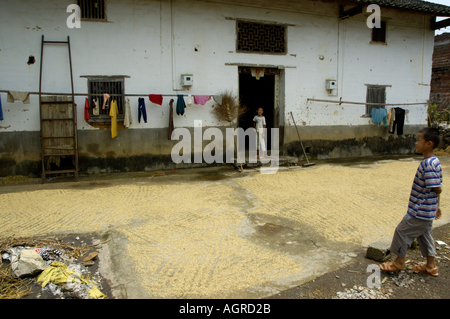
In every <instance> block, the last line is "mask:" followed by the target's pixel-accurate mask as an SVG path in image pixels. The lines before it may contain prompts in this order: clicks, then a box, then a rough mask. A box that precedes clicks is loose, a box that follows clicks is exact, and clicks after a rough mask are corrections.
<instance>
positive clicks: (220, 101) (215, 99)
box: [212, 95, 222, 105]
mask: <svg viewBox="0 0 450 319" xmlns="http://www.w3.org/2000/svg"><path fill="white" fill-rule="evenodd" d="M212 97H213V99H214V102H216V103H217V104H219V105H221V104H222V95H213V96H212Z"/></svg>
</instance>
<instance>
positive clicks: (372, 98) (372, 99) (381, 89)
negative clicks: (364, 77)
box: [366, 85, 386, 117]
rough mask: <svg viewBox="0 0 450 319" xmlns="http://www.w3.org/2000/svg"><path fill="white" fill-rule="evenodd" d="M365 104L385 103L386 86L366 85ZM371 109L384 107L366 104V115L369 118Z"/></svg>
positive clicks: (383, 107) (383, 106)
mask: <svg viewBox="0 0 450 319" xmlns="http://www.w3.org/2000/svg"><path fill="white" fill-rule="evenodd" d="M366 103H380V104H385V103H386V86H384V85H368V86H367V95H366ZM373 108H378V109H379V108H382V109H385V108H386V106H385V105H376V104H368V105H366V114H367V116H370V117H371V115H370V112H371V111H372V109H373Z"/></svg>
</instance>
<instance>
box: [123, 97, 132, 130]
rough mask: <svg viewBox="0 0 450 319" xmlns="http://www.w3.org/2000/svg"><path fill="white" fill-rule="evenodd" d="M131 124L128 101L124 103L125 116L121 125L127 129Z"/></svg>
mask: <svg viewBox="0 0 450 319" xmlns="http://www.w3.org/2000/svg"><path fill="white" fill-rule="evenodd" d="M131 124H133V119H132V118H131V108H130V99H127V100H126V101H125V115H124V117H123V125H124V126H125V127H126V128H129V127H130V126H131Z"/></svg>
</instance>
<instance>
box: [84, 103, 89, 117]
mask: <svg viewBox="0 0 450 319" xmlns="http://www.w3.org/2000/svg"><path fill="white" fill-rule="evenodd" d="M84 119H85V120H86V121H87V120H89V100H88V99H87V98H86V101H85V102H84Z"/></svg>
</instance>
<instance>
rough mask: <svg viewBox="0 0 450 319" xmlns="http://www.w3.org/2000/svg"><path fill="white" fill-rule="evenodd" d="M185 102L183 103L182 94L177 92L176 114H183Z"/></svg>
mask: <svg viewBox="0 0 450 319" xmlns="http://www.w3.org/2000/svg"><path fill="white" fill-rule="evenodd" d="M185 108H186V104H185V103H184V98H183V94H178V101H177V115H183V114H184V109H185Z"/></svg>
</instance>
